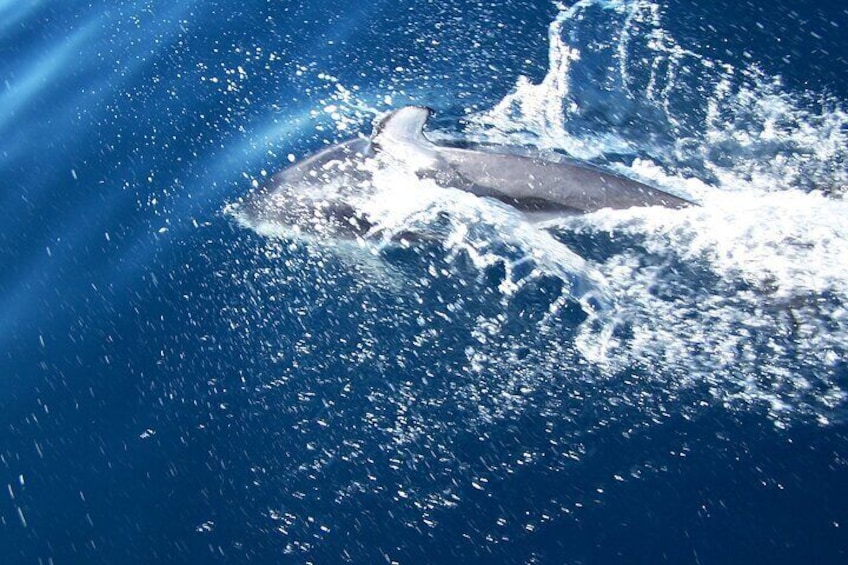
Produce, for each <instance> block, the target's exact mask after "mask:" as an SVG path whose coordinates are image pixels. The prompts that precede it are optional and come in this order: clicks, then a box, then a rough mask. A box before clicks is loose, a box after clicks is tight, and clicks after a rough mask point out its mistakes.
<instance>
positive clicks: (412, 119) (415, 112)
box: [371, 106, 433, 147]
mask: <svg viewBox="0 0 848 565" xmlns="http://www.w3.org/2000/svg"><path fill="white" fill-rule="evenodd" d="M432 113H433V110H431V109H430V108H427V107H425V106H405V107H403V108H401V109H399V110H395V111H394V112H390V113H388V114H386V115H384V116H382V117H381V118H380V119H378V120H377V121H376V122H374V133H372V134H371V143H372V144H374V145H376V146H378V147H379V146H380V145H383V144H384V142H394V143H403V144H406V143H412V144H416V145H430V142H429V141H428V140H427V138H426V137H424V125H425V124H426V123H427V120H428V118H429V117H430V115H431V114H432Z"/></svg>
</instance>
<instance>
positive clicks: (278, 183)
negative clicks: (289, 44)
mask: <svg viewBox="0 0 848 565" xmlns="http://www.w3.org/2000/svg"><path fill="white" fill-rule="evenodd" d="M431 113H432V110H430V109H429V108H426V107H422V106H407V107H404V108H401V109H399V110H395V111H393V112H391V113H389V114H387V115H385V116H383V117H382V118H381V119H379V120H378V121H377V122H376V123H375V125H374V131H373V133H372V135H371V138H370V139H364V138H359V139H352V140H349V141H345V142H343V143H340V144H338V145H334V146H331V147H328V148H327V149H324V150H323V151H320V152H318V153H315V154H314V155H311V156H310V157H308V158H306V159H304V160H302V161H300V162H297V163H295V164H293V165H292V166H290V167H288V168H286V169H284V170H283V171H281V172H279V173H277V174H276V175H274V176H273V177H271V179H270V180H269V182H268V183H266V184H265V185H264V186H261V187H260V188H258V189H257V190H256V191H254V193H253V194H252V195H251V196H249V197H248V199H247V200H246V201H245V202H244V203H243V204H244V206H243V208H242V209H243V210H244V211H245V212H246V213H247V215H248V216H249V217H251V218H253V219H254V220H258V221H273V222H279V223H283V224H286V225H296V226H298V229H301V230H306V231H313V230H314V229H317V228H318V226H319V225H320V226H323V227H326V226H327V225H331V226H332V227H333V231H334V233H345V234H350V235H363V234H365V233H367V232H368V231H369V230H370V229H372V227H373V226H372V224H371V222H369V220H368V218H367V217H365V215H364V214H362V213H361V212H360V211H358V210H357V209H356V208H355V206H354V205H352V204H351V201H350V199H349V198H344V197H334V195H337V196H338V195H342V194H343V193H344V192H345V191H347V193H348V194H349V193H350V191H351V190H355V189H356V187H358V186H360V187H361V186H363V183H367V182H368V181H369V178H370V176H371V175H373V168H370V167H368V166H365V165H366V163H367V162H368V161H369V160H374V159H378V158H382V157H383V156H385V157H388V158H389V159H391V161H392V162H393V163H396V164H400V165H401V166H403V167H406V168H409V169H410V170H413V171H414V172H415V173H416V174H417V175H418V176H419V177H420V178H429V179H432V180H433V181H434V182H435V183H436V184H437V185H439V186H443V187H447V188H454V189H460V190H464V191H467V192H470V193H473V194H475V195H477V196H480V197H484V198H492V199H496V200H498V201H500V202H503V203H505V204H507V205H509V206H512V207H514V208H516V209H517V210H519V211H521V212H522V213H523V214H524V215H525V216H526V217H527V219H528V220H529V221H531V222H534V223H536V222H542V221H547V220H551V219H554V218H557V217H562V216H565V215H574V214H582V213H587V212H594V211H597V210H600V209H603V208H613V209H625V208H632V207H636V206H663V207H666V208H683V207H686V206H690V205H692V203H691V202H689V201H687V200H684V199H682V198H679V197H677V196H673V195H671V194H668V193H666V192H663V191H661V190H658V189H656V188H653V187H650V186H647V185H645V184H642V183H640V182H637V181H634V180H631V179H628V178H625V177H622V176H619V175H615V174H611V173H608V172H603V171H601V170H599V169H597V168H594V167H592V166H589V165H585V164H581V163H578V162H573V161H568V162H553V161H549V160H544V159H542V158H539V157H531V156H525V155H516V154H511V153H508V152H505V151H501V152H498V151H497V150H490V149H488V148H487V149H486V150H481V149H476V148H475V149H464V148H457V147H448V146H444V145H437V144H435V143H433V142H431V141H430V140H429V139H427V137H426V136H425V135H424V127H425V125H426V123H427V120H428V119H429V117H430V115H431ZM327 187H336V188H335V189H333V190H335V192H334V191H333V190H331V191H330V192H329V193H326V192H324V193H321V194H320V196H318V191H317V189H319V188H322V189H326V188H327ZM328 194H329V195H328Z"/></svg>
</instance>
